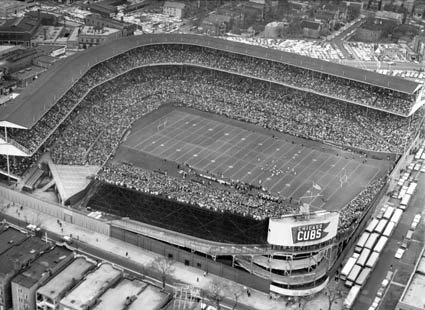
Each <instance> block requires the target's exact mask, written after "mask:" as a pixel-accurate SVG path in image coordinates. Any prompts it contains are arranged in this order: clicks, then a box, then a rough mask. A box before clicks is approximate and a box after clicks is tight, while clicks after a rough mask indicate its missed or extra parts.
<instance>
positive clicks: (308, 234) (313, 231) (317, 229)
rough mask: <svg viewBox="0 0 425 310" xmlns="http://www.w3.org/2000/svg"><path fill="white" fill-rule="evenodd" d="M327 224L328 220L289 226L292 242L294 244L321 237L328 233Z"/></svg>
mask: <svg viewBox="0 0 425 310" xmlns="http://www.w3.org/2000/svg"><path fill="white" fill-rule="evenodd" d="M329 224H330V222H326V223H318V224H312V225H302V226H296V227H291V229H292V242H293V243H294V244H296V243H299V242H306V241H315V240H320V239H323V238H325V237H326V236H327V235H328V234H329V232H327V231H326V228H327V227H328V226H329Z"/></svg>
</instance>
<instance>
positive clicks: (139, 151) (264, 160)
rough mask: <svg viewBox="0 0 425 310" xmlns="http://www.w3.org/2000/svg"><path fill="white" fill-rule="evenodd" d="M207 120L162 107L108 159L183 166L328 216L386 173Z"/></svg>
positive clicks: (279, 137)
mask: <svg viewBox="0 0 425 310" xmlns="http://www.w3.org/2000/svg"><path fill="white" fill-rule="evenodd" d="M209 116H210V115H209V114H207V113H202V112H198V111H196V112H194V111H188V109H168V110H165V112H163V113H156V115H155V116H153V117H147V118H146V119H141V120H139V121H138V122H136V123H135V124H133V127H132V129H131V132H130V133H129V135H128V136H127V137H126V139H125V141H124V142H123V143H122V145H121V146H120V149H119V151H118V152H117V154H116V157H115V160H116V161H125V162H130V163H133V164H135V165H140V162H141V161H143V162H144V163H143V165H144V166H145V167H149V168H155V164H154V163H153V162H154V161H155V160H152V167H151V166H150V165H149V163H146V161H149V160H150V159H149V158H151V159H156V160H158V159H160V160H161V161H164V162H171V163H173V164H188V165H190V166H191V167H192V168H194V169H196V170H198V171H200V172H204V173H207V174H211V175H216V176H223V177H224V178H227V179H232V180H234V181H237V180H239V181H241V182H246V183H248V184H252V185H257V186H258V185H260V186H262V187H264V188H265V189H267V190H269V191H271V192H272V193H275V194H278V195H280V196H282V197H286V198H290V197H292V199H295V200H301V201H302V202H310V203H311V206H312V208H313V209H315V208H317V209H327V210H338V209H340V208H341V206H343V205H345V204H346V203H347V202H348V201H350V200H351V199H352V198H353V197H354V196H355V195H356V194H357V193H359V192H360V191H361V190H362V188H364V187H365V186H366V185H367V184H368V183H369V182H370V181H372V180H373V179H374V178H376V177H377V176H379V175H380V174H382V173H385V170H386V167H388V162H386V161H379V160H367V162H365V163H364V162H363V159H362V158H359V157H356V156H353V155H352V154H350V153H348V154H347V153H343V152H339V151H335V149H333V148H330V147H327V146H326V147H324V146H323V145H321V146H317V143H315V142H311V141H307V140H302V139H299V138H293V137H291V136H289V135H284V134H280V133H276V132H273V131H268V130H264V129H262V128H258V130H255V128H257V127H256V126H253V125H251V124H245V123H242V122H239V121H235V120H229V119H227V118H225V117H220V116H217V115H214V116H211V117H209ZM294 140H295V141H294ZM338 152H339V153H338ZM146 155H148V156H146ZM141 158H142V159H141ZM313 184H317V185H319V187H320V189H321V190H320V189H315V188H313ZM316 188H318V187H317V186H316ZM317 195H318V196H317Z"/></svg>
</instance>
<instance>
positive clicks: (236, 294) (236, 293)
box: [230, 285, 244, 310]
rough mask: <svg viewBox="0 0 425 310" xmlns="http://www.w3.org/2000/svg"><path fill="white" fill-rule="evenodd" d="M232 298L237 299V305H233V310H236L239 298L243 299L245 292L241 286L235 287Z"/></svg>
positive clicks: (232, 290)
mask: <svg viewBox="0 0 425 310" xmlns="http://www.w3.org/2000/svg"><path fill="white" fill-rule="evenodd" d="M230 291H231V293H232V296H233V297H234V299H235V303H234V304H233V307H232V310H235V309H236V307H237V306H238V302H239V297H241V296H242V295H243V294H244V290H243V289H242V288H241V287H240V286H239V285H237V286H234V287H232V288H231V289H230Z"/></svg>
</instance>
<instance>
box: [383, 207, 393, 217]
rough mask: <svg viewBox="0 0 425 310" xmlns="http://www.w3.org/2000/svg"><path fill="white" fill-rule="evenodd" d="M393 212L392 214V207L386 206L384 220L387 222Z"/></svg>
mask: <svg viewBox="0 0 425 310" xmlns="http://www.w3.org/2000/svg"><path fill="white" fill-rule="evenodd" d="M393 212H394V207H390V206H388V207H387V210H385V213H384V219H387V220H389V219H390V218H391V215H393Z"/></svg>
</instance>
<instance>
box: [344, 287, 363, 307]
mask: <svg viewBox="0 0 425 310" xmlns="http://www.w3.org/2000/svg"><path fill="white" fill-rule="evenodd" d="M360 288H361V286H360V285H354V286H353V287H352V288H351V289H350V291H349V292H348V295H347V297H346V298H345V300H344V308H345V309H351V308H352V307H353V305H354V302H355V301H356V298H357V296H358V295H359V293H360Z"/></svg>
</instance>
